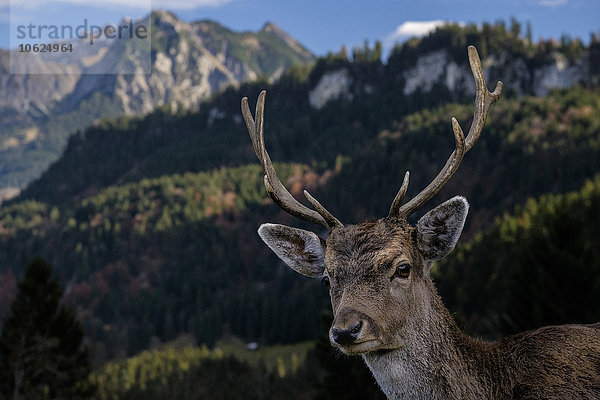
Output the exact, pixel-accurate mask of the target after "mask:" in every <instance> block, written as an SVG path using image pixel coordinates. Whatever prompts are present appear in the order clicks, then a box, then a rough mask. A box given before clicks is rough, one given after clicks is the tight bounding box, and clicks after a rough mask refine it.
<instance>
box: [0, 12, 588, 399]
mask: <svg viewBox="0 0 600 400" xmlns="http://www.w3.org/2000/svg"><path fill="white" fill-rule="evenodd" d="M467 44H475V45H476V46H477V47H478V49H479V51H480V55H481V56H482V57H486V56H487V55H489V54H503V55H505V56H506V57H509V58H510V57H513V58H514V59H517V58H520V59H525V60H527V63H528V66H529V67H531V68H533V67H534V66H536V65H542V64H543V63H545V62H547V61H548V59H550V58H551V57H552V55H553V54H555V53H560V54H563V55H564V56H565V57H567V59H571V60H575V59H577V58H580V57H587V58H589V60H592V61H593V60H596V61H598V60H600V40H598V38H596V37H593V38H592V40H591V41H590V44H589V45H583V44H582V42H581V41H579V40H575V39H574V40H571V39H569V38H564V40H562V41H560V42H550V41H548V42H544V41H542V42H540V43H531V41H530V40H527V38H526V37H524V34H523V32H521V29H520V25H519V24H518V23H516V22H515V21H513V22H512V25H511V26H508V27H507V26H506V25H505V24H504V23H497V24H484V25H483V27H482V28H481V29H478V28H477V27H475V26H471V25H467V26H464V27H462V26H458V25H450V26H445V27H442V28H438V29H437V31H436V32H434V33H432V34H431V35H429V36H427V37H425V38H423V39H420V40H412V41H409V42H406V43H405V44H403V45H400V46H398V47H397V48H396V49H395V50H394V51H393V52H392V53H391V55H390V57H389V59H388V60H387V61H386V62H382V60H381V54H380V49H378V47H377V46H375V47H374V48H371V47H369V46H368V45H365V48H362V49H355V50H354V51H353V54H352V57H350V56H349V55H348V54H346V53H345V52H344V51H342V52H340V53H339V54H333V53H332V54H330V55H329V56H328V57H324V58H321V59H319V60H317V62H316V63H315V64H313V65H307V66H297V67H293V68H292V69H290V70H289V71H288V72H286V73H285V74H284V75H283V76H282V77H281V78H280V80H279V81H277V82H274V83H268V82H266V81H264V80H263V81H258V82H252V83H247V84H243V85H241V87H239V88H230V89H228V90H226V91H225V92H224V93H222V94H221V95H219V96H215V97H214V98H212V99H210V100H209V101H207V102H206V103H204V104H202V105H201V107H200V108H199V109H198V110H188V111H178V112H175V113H172V112H170V111H169V110H167V109H159V110H156V111H154V112H153V113H151V114H149V115H148V116H146V117H143V118H141V117H135V118H131V117H122V118H120V119H117V120H103V121H101V122H100V123H98V124H96V125H94V126H92V127H90V128H87V129H86V130H83V131H80V132H77V133H76V134H74V135H73V136H72V137H71V139H70V140H69V143H68V145H67V148H66V150H65V152H64V155H63V157H62V158H61V159H59V160H58V161H57V162H56V163H54V164H53V165H52V166H51V167H50V169H49V170H48V171H46V172H45V173H44V174H43V175H42V176H41V177H40V178H39V179H38V180H37V181H34V182H32V183H31V184H30V185H29V187H28V188H27V189H26V190H24V191H23V193H22V194H21V195H20V196H19V197H18V198H16V199H14V200H12V201H9V202H6V203H5V204H3V205H2V207H1V208H0V265H1V268H0V316H5V315H7V314H8V313H9V310H10V302H11V300H12V299H13V298H14V297H15V295H16V293H17V291H18V284H17V282H19V280H20V279H21V278H22V276H23V274H24V271H25V267H26V266H27V265H28V263H29V262H30V261H31V259H32V258H33V257H41V258H43V259H44V260H46V261H47V262H48V263H50V264H51V265H52V266H53V267H54V273H55V275H56V277H57V278H58V280H59V281H60V282H61V284H62V285H63V289H64V302H65V304H67V305H68V306H70V307H72V308H73V310H75V313H76V316H77V319H78V320H79V321H80V322H81V324H82V326H83V330H84V332H85V338H86V343H88V345H89V347H90V357H91V362H92V365H93V366H94V371H93V373H92V374H91V376H90V378H89V379H90V381H91V382H92V383H93V384H94V385H95V386H96V387H97V388H98V390H97V391H96V392H95V395H94V396H95V398H97V399H140V398H149V397H148V396H149V393H152V394H153V395H152V398H156V399H161V398H165V399H166V398H174V397H172V396H173V393H177V396H176V398H180V399H201V398H211V399H219V398H227V399H236V398H240V399H241V398H256V399H269V398H273V399H275V398H284V397H285V398H290V399H292V398H293V399H308V398H322V399H329V398H334V397H333V395H332V393H337V395H336V397H335V398H341V399H345V398H348V399H351V398H358V396H362V397H361V398H363V399H364V398H372V399H377V398H381V394H380V393H379V392H378V390H377V389H376V388H375V387H374V386H373V381H372V378H371V377H370V375H369V373H368V371H367V370H366V369H365V367H364V366H362V364H361V361H360V360H359V359H357V358H354V359H347V358H346V357H342V356H341V355H339V354H335V353H334V352H333V351H332V350H331V349H329V345H328V343H327V340H326V336H324V335H326V332H327V326H328V322H327V321H328V319H329V318H330V314H329V313H330V311H329V308H330V305H329V299H328V297H327V291H326V289H325V288H324V287H323V286H322V284H321V283H320V282H318V281H313V280H310V279H307V278H304V277H300V276H298V275H297V274H295V273H294V272H293V271H291V270H289V269H288V268H287V267H286V266H285V265H283V264H282V263H281V262H280V261H279V260H278V259H277V258H276V256H275V255H274V254H272V253H271V252H270V250H269V249H268V248H267V247H266V246H264V245H263V244H262V243H261V242H260V239H259V238H258V235H257V234H256V230H257V228H258V226H259V225H260V224H261V223H264V222H278V223H284V224H287V225H293V226H297V227H302V228H305V229H313V230H314V227H311V226H309V225H307V224H306V223H302V222H299V221H296V220H294V219H293V218H292V217H290V216H288V215H286V214H284V213H283V212H281V211H280V210H279V209H278V207H277V206H275V205H274V204H273V203H272V202H271V201H270V200H269V199H268V197H267V196H266V193H265V190H264V186H263V178H262V171H261V167H260V165H259V163H258V162H257V161H256V160H255V156H254V153H253V150H252V145H251V143H250V139H249V137H248V135H247V133H246V130H245V127H244V126H243V122H242V120H241V116H240V112H239V102H240V99H241V98H242V97H243V96H248V97H250V99H251V100H250V103H251V104H254V99H255V97H256V95H257V94H258V92H259V90H260V89H263V88H266V89H267V92H268V95H267V105H266V124H265V136H266V139H265V140H266V142H267V148H268V149H269V153H270V154H271V157H272V158H273V160H274V161H275V168H276V170H277V171H278V174H279V176H280V177H281V179H282V181H283V182H285V183H286V185H287V187H288V188H289V189H290V191H291V192H292V193H293V194H294V195H300V194H301V192H302V190H303V189H308V190H309V191H310V192H311V193H314V194H315V196H316V197H317V198H319V200H320V201H321V202H322V203H323V204H325V205H326V206H327V208H328V209H329V210H330V211H332V213H333V214H335V215H336V216H337V217H338V218H340V219H341V220H342V221H343V222H345V223H356V222H361V221H363V220H365V219H369V218H379V217H383V216H385V215H387V210H388V208H389V204H390V203H391V201H392V199H393V197H394V194H395V193H396V191H397V190H398V188H399V186H400V184H401V181H402V176H403V175H404V172H405V171H406V170H409V171H410V172H411V184H410V187H409V191H408V197H410V196H411V195H414V194H415V193H417V192H418V191H420V189H421V188H423V187H424V186H425V185H426V184H427V183H428V182H429V181H430V180H431V179H432V178H433V177H434V176H435V174H436V173H437V172H438V171H439V169H440V168H441V166H442V165H443V163H444V162H445V161H446V159H447V157H448V155H449V154H450V152H451V151H452V149H453V137H452V128H451V124H450V118H451V117H452V116H455V117H456V118H457V119H458V121H460V122H461V124H462V125H463V127H468V124H469V123H470V121H471V119H472V112H473V106H472V96H471V95H470V94H469V93H468V92H467V91H463V92H460V91H457V92H453V93H450V92H449V91H448V90H447V89H446V88H443V87H436V88H434V89H433V90H432V91H431V92H429V93H415V94H413V95H409V96H402V95H399V93H398V92H399V91H400V89H399V88H400V87H401V83H402V82H401V81H402V79H403V78H402V71H403V70H405V69H406V68H410V67H411V65H412V64H411V63H412V62H413V61H414V60H415V59H416V58H417V56H418V55H419V54H423V53H426V52H428V51H432V50H435V49H440V48H443V49H446V50H447V51H448V52H449V54H451V55H452V56H453V57H454V58H455V60H456V62H457V63H460V64H461V65H465V63H466V46H467ZM590 65H596V66H598V65H600V63H599V62H590ZM340 68H346V69H347V70H348V71H349V72H350V74H351V76H352V82H353V83H352V85H353V86H352V92H353V93H354V96H353V97H352V99H351V100H347V99H346V100H345V99H338V100H332V101H330V102H329V103H327V105H326V106H325V107H323V108H322V109H319V110H317V109H314V108H312V107H311V106H310V105H309V103H308V101H307V97H308V92H309V91H310V88H311V87H314V85H315V84H316V82H317V81H318V79H319V78H320V77H321V76H323V74H324V73H326V72H327V71H334V70H338V69H340ZM592 77H593V79H592V80H591V81H590V82H587V83H586V84H584V85H578V86H574V87H572V88H568V89H561V90H554V91H551V92H550V93H549V94H548V95H547V96H545V97H536V96H533V95H532V94H531V93H516V92H514V91H511V89H510V87H509V86H508V85H507V83H508V82H505V85H507V90H506V92H505V94H504V95H503V97H502V98H501V100H500V101H499V102H497V103H496V104H494V105H493V106H492V108H491V111H490V115H489V118H488V122H487V124H486V127H485V128H484V130H483V133H482V135H481V138H480V140H479V141H478V143H477V145H476V146H475V147H474V148H473V150H472V151H470V152H469V153H468V155H467V156H465V159H464V161H463V163H462V165H461V167H460V170H459V171H458V172H457V174H456V175H455V176H454V177H453V178H452V179H451V180H450V182H449V183H448V184H447V185H446V187H445V188H444V189H443V190H442V191H440V193H439V194H438V195H436V196H435V197H434V198H433V199H432V200H431V201H430V202H429V203H428V205H427V206H426V207H425V209H424V210H423V211H421V214H422V213H423V212H425V211H427V210H428V209H430V208H433V207H434V206H435V205H437V204H439V203H441V202H442V201H444V200H446V199H448V198H450V197H452V196H454V195H457V194H460V195H463V196H465V197H466V198H467V199H468V200H469V203H470V210H471V211H470V214H469V217H468V219H467V224H466V226H465V230H464V232H463V236H462V238H461V240H460V241H459V245H458V246H457V248H456V249H455V250H454V251H453V252H452V253H451V254H450V255H449V256H448V257H447V259H445V260H443V261H442V262H439V263H438V264H437V265H436V266H435V267H434V270H433V276H434V281H435V283H436V285H437V287H438V290H439V292H440V294H441V296H442V298H443V300H444V303H445V304H446V305H447V306H448V308H449V309H450V311H451V312H452V313H453V314H454V315H455V317H456V319H457V321H458V322H459V323H460V325H461V326H462V327H463V329H464V330H465V331H466V332H468V333H470V334H473V335H477V336H479V337H482V338H486V339H495V338H498V337H500V336H502V335H505V334H510V333H515V332H519V331H522V330H525V329H531V328H535V327H538V326H542V325H547V324H559V323H569V322H581V323H585V322H595V321H598V320H600V307H598V304H600V250H599V248H598V246H597V243H598V242H599V241H600V224H597V223H595V221H599V220H600V86H598V84H599V83H600V70H597V71H592ZM498 79H503V77H502V71H499V70H494V68H491V70H490V71H489V78H488V86H490V87H493V84H495V81H496V80H498ZM365 87H370V89H369V90H365ZM211 110H218V111H219V113H215V112H212V113H211ZM214 115H219V117H214ZM419 215H420V214H417V215H416V216H414V217H415V218H416V217H418V216H419ZM410 222H414V221H413V220H412V219H411V220H410ZM317 233H322V232H320V231H317ZM182 338H183V339H182ZM248 342H256V343H258V344H259V345H260V350H259V353H253V352H251V351H249V350H246V349H245V343H248ZM232 343H233V344H232ZM269 351H271V352H272V353H269ZM340 363H343V365H344V366H345V367H344V368H340V367H339V365H340ZM349 377H351V378H349ZM217 378H218V379H219V380H221V382H229V384H227V385H225V384H223V385H221V386H223V387H224V386H227V387H231V388H236V389H235V391H233V389H232V391H230V392H226V391H223V392H221V390H222V387H221V388H216V387H212V386H210V385H211V382H214V381H215V379H217ZM349 382H352V383H349ZM340 393H342V394H340ZM169 396H171V397H169ZM344 396H346V397H344Z"/></svg>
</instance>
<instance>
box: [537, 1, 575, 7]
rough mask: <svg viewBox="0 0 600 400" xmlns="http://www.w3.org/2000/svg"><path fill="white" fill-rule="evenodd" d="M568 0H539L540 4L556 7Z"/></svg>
mask: <svg viewBox="0 0 600 400" xmlns="http://www.w3.org/2000/svg"><path fill="white" fill-rule="evenodd" d="M567 1H568V0H539V3H540V5H542V6H546V7H558V6H563V5H565V4H567Z"/></svg>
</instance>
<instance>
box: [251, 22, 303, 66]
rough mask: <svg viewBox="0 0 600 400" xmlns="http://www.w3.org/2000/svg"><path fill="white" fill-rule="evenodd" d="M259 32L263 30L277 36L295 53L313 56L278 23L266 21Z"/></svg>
mask: <svg viewBox="0 0 600 400" xmlns="http://www.w3.org/2000/svg"><path fill="white" fill-rule="evenodd" d="M260 32H264V33H267V34H269V35H273V36H275V37H277V38H278V39H279V40H281V41H282V42H284V43H285V44H286V45H287V46H288V47H290V48H292V49H293V50H294V51H296V52H297V53H299V54H302V55H304V57H306V58H307V59H310V58H312V57H314V56H313V54H312V53H311V52H310V51H309V50H308V49H307V48H306V47H304V46H302V45H301V44H300V43H299V42H298V41H297V40H296V39H294V38H293V37H292V36H290V35H289V34H288V33H287V32H286V31H284V30H283V29H281V28H280V27H279V26H278V25H276V24H274V23H273V22H270V21H267V22H266V23H265V24H264V25H263V27H262V29H261V30H260Z"/></svg>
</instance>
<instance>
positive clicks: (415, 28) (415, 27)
mask: <svg viewBox="0 0 600 400" xmlns="http://www.w3.org/2000/svg"><path fill="white" fill-rule="evenodd" d="M445 24H446V22H445V21H442V20H439V19H436V20H433V21H406V22H404V23H402V24H401V25H399V26H398V27H397V28H396V30H395V31H394V32H392V33H390V34H389V35H387V36H386V37H385V42H386V44H387V45H390V46H391V45H393V44H394V43H396V42H401V41H404V40H406V39H409V38H411V37H415V36H416V37H421V36H425V35H427V34H428V33H429V32H432V31H434V30H435V28H437V27H438V26H442V25H445Z"/></svg>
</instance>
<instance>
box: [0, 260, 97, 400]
mask: <svg viewBox="0 0 600 400" xmlns="http://www.w3.org/2000/svg"><path fill="white" fill-rule="evenodd" d="M61 298H62V291H61V289H60V287H59V285H58V282H57V280H56V279H55V278H53V277H52V268H51V267H50V265H48V264H47V263H45V262H44V261H43V260H42V259H40V258H36V259H34V260H33V261H32V262H31V263H30V264H29V266H28V268H27V270H26V272H25V277H24V278H23V280H22V281H21V282H20V283H19V292H18V294H17V297H16V298H15V300H14V301H13V303H12V304H11V309H10V313H9V315H8V316H7V318H6V319H5V320H4V324H3V327H2V336H1V337H0V397H2V398H6V399H14V400H16V399H27V400H34V399H83V398H88V397H89V396H90V395H91V394H92V392H93V388H92V386H90V384H89V383H88V375H89V373H90V364H89V358H88V352H87V349H86V348H85V347H84V346H83V345H82V342H83V329H82V327H81V324H80V323H79V321H77V319H76V318H75V315H74V313H73V310H72V309H70V308H68V307H66V306H64V305H62V304H61Z"/></svg>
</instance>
